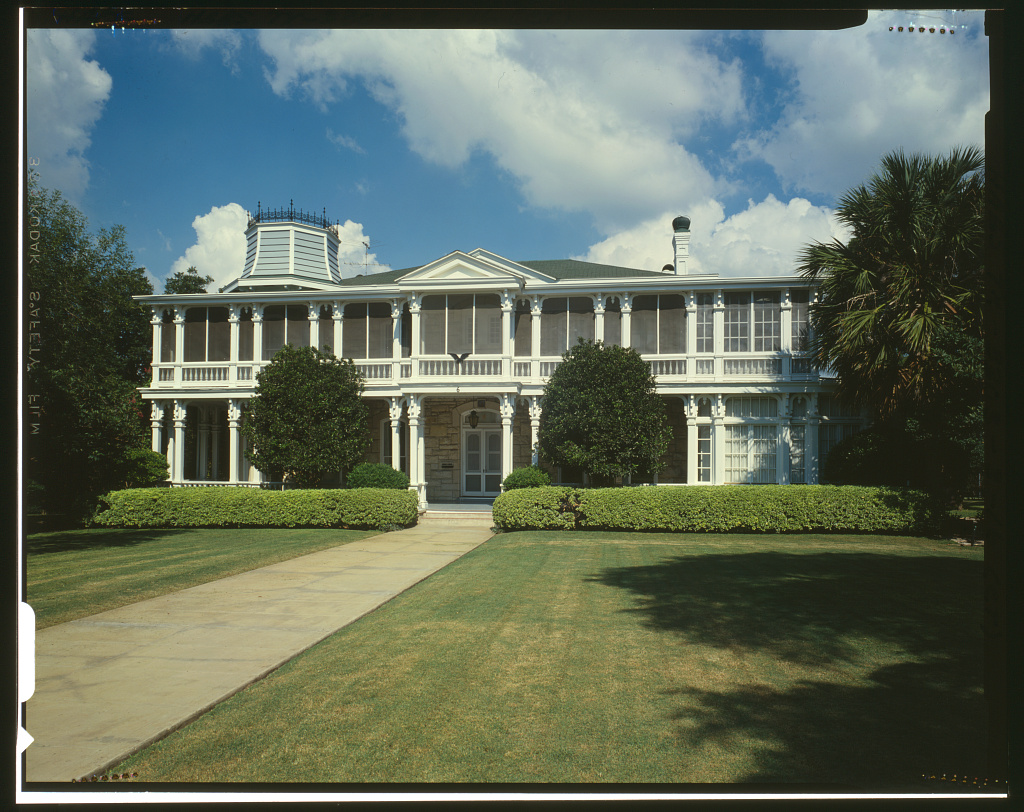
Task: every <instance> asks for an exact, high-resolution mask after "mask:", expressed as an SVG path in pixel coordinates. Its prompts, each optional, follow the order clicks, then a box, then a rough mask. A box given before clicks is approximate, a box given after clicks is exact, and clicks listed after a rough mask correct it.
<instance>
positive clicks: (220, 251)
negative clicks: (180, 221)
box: [168, 203, 249, 293]
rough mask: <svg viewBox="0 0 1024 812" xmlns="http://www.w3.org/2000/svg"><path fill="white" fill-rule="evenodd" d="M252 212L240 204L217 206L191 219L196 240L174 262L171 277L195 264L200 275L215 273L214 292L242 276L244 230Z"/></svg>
mask: <svg viewBox="0 0 1024 812" xmlns="http://www.w3.org/2000/svg"><path fill="white" fill-rule="evenodd" d="M248 223H249V215H248V214H247V213H246V211H245V209H243V208H242V207H241V206H240V205H238V204H237V203H228V204H227V205H225V206H214V207H213V208H211V209H210V211H209V212H208V213H207V214H201V215H199V216H198V217H196V218H195V219H194V220H193V221H192V228H194V229H195V230H196V243H195V245H193V246H191V247H190V248H188V249H186V251H185V254H184V255H183V256H180V257H178V258H177V259H176V260H175V261H174V263H173V264H172V265H171V270H170V273H169V274H168V275H169V276H173V275H174V274H176V273H178V271H185V270H187V269H188V268H189V267H190V266H192V265H194V266H195V268H196V270H197V271H199V275H200V276H212V277H213V283H212V284H211V285H209V286H208V287H207V290H209V291H210V292H211V293H212V292H214V291H216V290H217V289H218V288H221V287H223V286H224V285H226V284H227V283H228V282H230V281H232V280H233V279H237V278H238V277H239V276H241V275H242V269H243V267H244V265H245V230H246V228H247V227H248Z"/></svg>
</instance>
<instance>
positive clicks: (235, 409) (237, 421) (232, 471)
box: [228, 398, 242, 485]
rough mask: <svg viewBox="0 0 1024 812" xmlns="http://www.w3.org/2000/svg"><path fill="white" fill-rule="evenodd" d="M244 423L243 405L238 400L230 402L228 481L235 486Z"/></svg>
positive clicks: (234, 399)
mask: <svg viewBox="0 0 1024 812" xmlns="http://www.w3.org/2000/svg"><path fill="white" fill-rule="evenodd" d="M241 423H242V408H241V403H240V401H239V400H238V399H237V398H232V399H231V400H229V401H228V481H229V482H230V483H231V484H232V485H234V484H235V483H237V482H238V467H239V462H240V460H239V447H240V445H241V443H239V442H238V440H239V427H240V426H241Z"/></svg>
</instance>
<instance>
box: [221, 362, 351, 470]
mask: <svg viewBox="0 0 1024 812" xmlns="http://www.w3.org/2000/svg"><path fill="white" fill-rule="evenodd" d="M362 392H363V381H362V377H361V376H360V374H359V371H358V370H357V369H356V367H355V364H353V363H352V361H350V360H347V359H340V358H336V357H335V356H334V355H332V354H330V353H326V352H323V351H321V350H318V349H315V348H313V347H298V348H296V347H292V346H291V345H290V344H286V345H285V346H284V347H282V348H281V349H280V350H279V351H278V353H277V354H276V355H275V356H274V359H273V361H271V362H270V363H269V364H268V365H267V366H266V367H264V368H263V370H262V371H261V372H260V373H259V375H258V376H257V378H256V392H255V395H254V397H253V398H252V399H251V400H250V401H249V410H248V412H247V414H246V417H245V420H244V421H243V423H242V429H241V431H242V435H243V436H244V437H245V438H246V439H247V440H248V441H249V443H250V446H251V448H252V451H251V452H250V453H249V459H250V461H251V462H252V464H253V465H255V466H256V467H257V468H259V469H260V470H261V471H281V472H282V474H283V475H284V476H285V477H287V478H288V479H290V480H292V481H294V482H295V483H296V484H297V485H298V486H299V487H302V488H315V487H317V486H319V484H320V483H321V481H322V480H323V478H324V477H325V476H327V475H328V474H331V473H333V472H335V471H341V470H344V469H345V468H348V467H350V466H352V465H354V464H355V463H356V462H358V461H359V460H360V459H361V458H362V456H363V454H364V452H365V451H366V447H367V445H368V444H369V441H370V439H369V438H370V435H369V426H368V420H369V409H368V408H367V406H366V403H365V401H363V399H362V397H361V395H362Z"/></svg>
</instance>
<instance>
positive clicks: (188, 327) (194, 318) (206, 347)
mask: <svg viewBox="0 0 1024 812" xmlns="http://www.w3.org/2000/svg"><path fill="white" fill-rule="evenodd" d="M184 343H185V360H186V361H227V360H229V357H230V350H231V325H230V324H229V323H228V309H227V308H226V307H190V308H189V309H188V310H186V311H185V336H184Z"/></svg>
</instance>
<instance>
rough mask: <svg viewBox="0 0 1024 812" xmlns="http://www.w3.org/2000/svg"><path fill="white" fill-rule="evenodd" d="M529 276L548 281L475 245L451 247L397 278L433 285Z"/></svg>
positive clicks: (509, 280) (510, 280) (506, 280)
mask: <svg viewBox="0 0 1024 812" xmlns="http://www.w3.org/2000/svg"><path fill="white" fill-rule="evenodd" d="M533 279H537V280H545V281H551V279H550V277H547V276H545V275H543V274H540V273H538V272H537V271H534V270H533V269H531V268H527V267H526V266H524V265H519V264H518V263H515V262H511V261H510V260H507V259H505V258H503V257H500V256H498V255H497V254H492V253H491V252H489V251H484V250H483V249H481V248H477V249H476V250H474V251H471V252H470V253H468V254H467V253H465V252H463V251H452V253H450V254H448V255H447V256H444V257H441V258H440V259H436V260H434V261H433V262H430V263H428V264H426V265H424V266H422V267H420V268H417V269H416V270H414V271H410V272H409V273H407V274H405V275H404V276H402V277H401V278H399V279H398V280H397V281H398V282H399V283H401V284H402V285H403V286H405V285H409V284H411V283H412V284H428V285H433V284H442V283H444V284H448V283H456V284H457V283H459V282H465V283H477V284H480V283H497V284H506V285H507V284H514V285H516V286H519V285H521V284H522V283H523V282H524V281H526V280H533Z"/></svg>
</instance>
